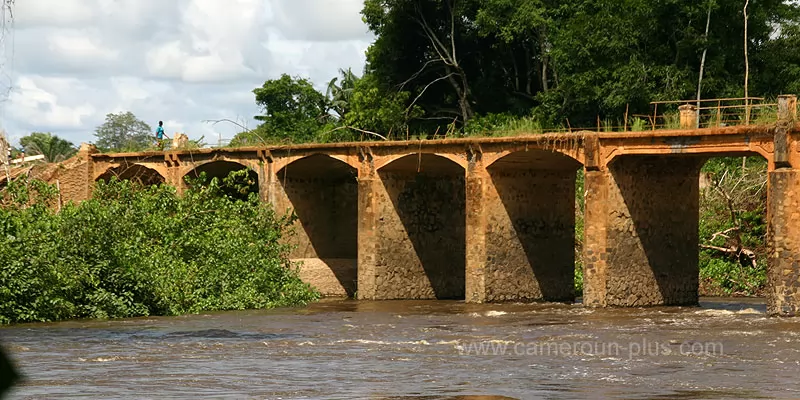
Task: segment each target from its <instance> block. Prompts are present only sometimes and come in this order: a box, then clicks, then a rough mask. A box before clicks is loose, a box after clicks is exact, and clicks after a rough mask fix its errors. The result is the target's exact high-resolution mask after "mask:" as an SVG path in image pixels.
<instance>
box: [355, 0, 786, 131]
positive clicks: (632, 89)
mask: <svg viewBox="0 0 800 400" xmlns="http://www.w3.org/2000/svg"><path fill="white" fill-rule="evenodd" d="M715 3H716V4H715V5H714V9H713V12H714V18H713V19H712V20H711V21H709V19H708V11H709V3H708V2H705V1H704V2H680V1H675V0H656V1H645V0H609V1H604V2H597V1H595V0H564V1H556V0H449V1H438V0H366V1H365V5H364V8H363V10H362V14H363V15H364V19H365V20H366V22H367V24H368V26H369V28H370V29H371V30H372V31H373V32H374V33H375V34H376V36H377V38H376V41H375V42H374V43H373V45H372V46H371V47H370V49H369V50H368V52H367V67H366V71H367V73H368V74H370V75H374V76H375V77H376V78H377V79H378V81H380V82H381V84H382V87H386V88H387V89H386V93H391V92H393V91H394V92H396V91H398V90H404V91H409V92H410V93H411V97H410V99H411V100H410V101H411V103H413V104H417V105H419V106H420V107H421V108H422V109H423V110H424V111H425V115H424V116H423V117H422V118H420V120H418V121H416V122H415V125H416V127H417V128H422V129H424V128H425V127H426V126H428V125H427V124H429V123H430V121H431V120H435V121H438V122H437V123H436V124H441V123H442V122H443V121H447V122H446V123H449V122H452V120H453V119H454V118H458V119H459V120H462V121H465V120H467V119H468V118H469V116H470V109H471V111H472V112H474V113H475V114H487V113H507V114H513V115H526V114H529V113H530V112H531V110H532V109H533V110H534V115H535V116H537V117H539V118H540V119H543V120H544V121H543V122H545V123H547V124H550V125H560V124H564V123H565V118H569V119H570V121H571V122H572V123H573V124H572V125H573V126H575V125H578V124H587V125H594V121H595V120H596V118H597V116H600V117H603V118H605V117H611V118H619V117H621V116H622V115H623V113H624V110H625V109H626V107H627V106H630V112H631V113H649V112H650V107H649V102H650V101H653V100H661V99H670V100H675V99H682V98H689V97H694V96H696V92H697V86H696V84H697V82H699V81H700V77H699V71H700V69H701V68H700V64H701V63H702V58H703V57H702V54H703V50H704V49H705V48H708V51H707V53H706V62H705V65H704V67H703V80H702V82H703V83H702V85H703V95H704V96H705V97H721V96H726V97H727V96H730V97H732V96H741V95H742V92H743V90H742V85H741V82H742V81H743V80H744V75H745V69H746V68H745V65H744V63H743V62H742V59H741V57H734V56H733V55H734V54H742V53H743V51H744V48H743V47H744V43H743V41H742V40H741V38H742V34H743V31H744V23H743V22H744V19H743V15H742V12H743V9H742V7H741V3H738V4H734V2H715ZM797 12H798V6H797V5H796V4H795V3H793V2H792V1H790V0H760V1H758V2H752V1H751V4H750V6H749V8H748V27H747V30H748V52H749V54H750V60H751V65H750V75H751V78H750V80H751V81H752V82H753V84H756V82H762V81H761V78H760V77H759V73H760V72H761V71H769V70H771V67H770V66H769V65H767V64H766V62H765V61H766V59H765V58H764V57H763V56H764V55H765V53H764V51H765V50H766V49H768V48H770V44H771V43H773V42H775V41H776V40H780V39H776V37H778V36H781V35H782V34H779V35H776V32H782V31H783V29H782V27H784V26H787V25H791V24H792V23H793V21H797V20H798V15H797ZM707 25H708V26H709V29H708V32H709V33H708V35H706V33H705V32H706V29H705V28H706V26H707ZM791 42H792V40H791V39H784V40H783V43H786V44H789V43H791ZM792 50H793V49H792ZM791 54H792V52H791V51H787V52H786V55H783V56H782V57H781V58H783V59H791V57H792V56H791ZM787 55H788V57H787ZM778 61H780V60H778ZM782 64H784V65H790V64H791V63H790V62H782ZM775 93H776V92H771V93H760V94H761V95H770V94H775ZM448 119H449V121H448Z"/></svg>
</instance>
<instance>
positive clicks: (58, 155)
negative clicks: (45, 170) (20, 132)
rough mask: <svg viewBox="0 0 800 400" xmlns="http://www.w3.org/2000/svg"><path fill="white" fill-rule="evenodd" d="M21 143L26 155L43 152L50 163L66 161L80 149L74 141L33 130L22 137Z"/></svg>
mask: <svg viewBox="0 0 800 400" xmlns="http://www.w3.org/2000/svg"><path fill="white" fill-rule="evenodd" d="M19 144H20V146H21V147H22V150H23V151H24V152H25V154H26V155H38V154H41V155H43V156H44V159H45V161H46V162H49V163H55V162H59V161H64V160H66V159H67V158H70V157H72V156H73V155H75V153H76V152H77V151H78V150H77V148H75V145H74V144H72V142H69V141H67V140H64V139H62V138H60V137H58V136H56V135H53V134H52V133H43V132H33V133H31V134H30V135H28V136H23V137H22V138H20V139H19Z"/></svg>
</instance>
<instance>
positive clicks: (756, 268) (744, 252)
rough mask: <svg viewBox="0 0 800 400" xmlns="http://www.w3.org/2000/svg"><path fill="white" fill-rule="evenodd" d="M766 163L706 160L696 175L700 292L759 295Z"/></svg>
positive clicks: (764, 259)
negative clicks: (698, 199)
mask: <svg viewBox="0 0 800 400" xmlns="http://www.w3.org/2000/svg"><path fill="white" fill-rule="evenodd" d="M767 182H768V161H767V160H766V159H765V158H764V157H763V156H761V155H759V154H755V153H741V154H738V155H737V156H734V155H730V154H725V155H722V156H716V157H712V158H710V159H708V160H707V161H706V162H704V164H703V166H702V168H701V169H700V177H699V182H698V185H699V198H700V202H699V214H700V219H699V235H698V240H699V246H698V248H699V255H698V264H699V265H698V269H699V295H700V296H728V295H731V294H734V293H738V294H744V295H748V296H763V295H764V294H765V289H766V285H767V280H766V279H767V273H766V272H767V269H768V265H767V264H768V243H767V240H766V239H767V237H766V233H767V224H768V220H767V204H768V201H767V200H768V199H767V197H768V196H767V194H768V190H767V189H768V188H767V186H768V183H767Z"/></svg>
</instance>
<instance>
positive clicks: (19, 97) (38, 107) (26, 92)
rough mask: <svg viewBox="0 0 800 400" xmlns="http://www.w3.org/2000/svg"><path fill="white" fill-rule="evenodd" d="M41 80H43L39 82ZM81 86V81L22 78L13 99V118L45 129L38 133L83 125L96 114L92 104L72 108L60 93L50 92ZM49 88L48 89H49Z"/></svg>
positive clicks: (13, 93)
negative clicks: (85, 120) (64, 101)
mask: <svg viewBox="0 0 800 400" xmlns="http://www.w3.org/2000/svg"><path fill="white" fill-rule="evenodd" d="M37 80H38V81H39V82H38V83H37ZM73 85H74V86H78V85H80V83H79V82H77V81H75V80H73V79H42V78H39V79H33V78H30V77H23V78H20V79H19V81H18V82H17V89H16V90H14V91H13V92H12V93H11V96H10V98H9V100H10V102H11V104H12V105H13V106H12V107H11V110H10V111H11V115H12V116H13V117H14V118H16V119H20V120H23V121H28V123H32V124H35V125H36V126H40V127H42V129H38V130H49V129H51V128H59V127H67V128H77V127H80V126H81V125H82V123H83V118H85V117H87V116H90V115H91V114H93V113H94V112H95V109H94V107H93V106H92V105H91V104H89V103H88V102H86V103H82V104H75V105H69V104H64V103H63V101H60V99H59V97H58V95H57V94H55V93H53V92H51V91H50V90H54V91H56V92H57V91H59V89H61V90H63V89H64V88H65V87H67V86H73ZM48 86H49V89H50V90H48V88H47V87H48Z"/></svg>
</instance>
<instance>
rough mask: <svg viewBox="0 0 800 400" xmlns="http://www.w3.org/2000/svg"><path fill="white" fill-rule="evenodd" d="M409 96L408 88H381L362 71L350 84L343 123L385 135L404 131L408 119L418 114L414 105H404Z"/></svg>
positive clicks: (420, 112)
mask: <svg viewBox="0 0 800 400" xmlns="http://www.w3.org/2000/svg"><path fill="white" fill-rule="evenodd" d="M409 99H410V93H409V92H392V91H388V90H385V89H382V88H381V86H380V84H379V82H378V79H377V78H376V77H375V76H374V75H365V76H364V77H362V78H360V79H358V80H357V81H356V83H355V86H354V87H353V92H352V95H351V96H350V99H349V100H348V111H347V113H346V114H345V115H344V124H345V125H346V126H350V127H353V128H358V129H361V130H366V131H371V132H376V133H380V134H382V135H383V136H387V137H388V136H389V135H390V133H394V134H395V135H400V136H402V135H405V134H406V131H407V128H408V122H409V120H411V119H414V118H417V117H419V116H420V115H422V111H421V110H420V108H419V107H418V106H411V107H407V106H406V104H408V102H409Z"/></svg>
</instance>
